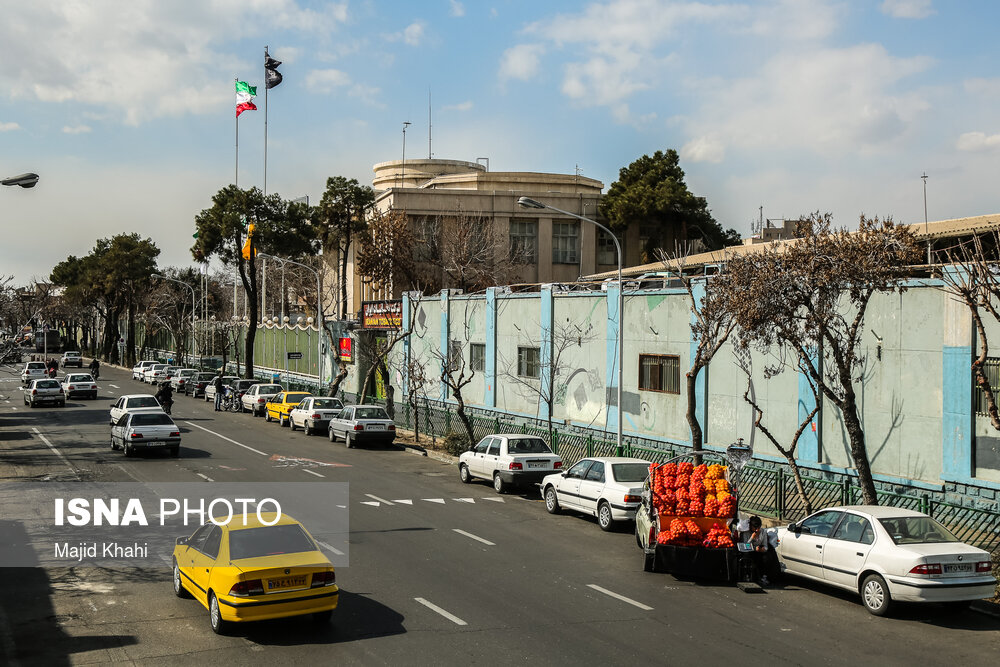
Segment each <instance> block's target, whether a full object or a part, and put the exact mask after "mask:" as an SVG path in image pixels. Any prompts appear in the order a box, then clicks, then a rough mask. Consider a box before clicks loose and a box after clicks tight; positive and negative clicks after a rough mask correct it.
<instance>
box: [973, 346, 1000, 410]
mask: <svg viewBox="0 0 1000 667" xmlns="http://www.w3.org/2000/svg"><path fill="white" fill-rule="evenodd" d="M983 373H984V374H985V375H986V379H987V380H989V381H990V388H991V389H992V390H993V396H994V398H995V397H996V395H997V392H998V391H1000V386H998V385H1000V357H986V363H985V364H983ZM972 391H973V392H974V393H975V400H976V414H977V415H982V416H984V417H988V416H989V405H988V403H987V401H986V392H985V391H983V388H982V387H980V386H979V384H978V383H977V382H976V377H975V375H973V376H972Z"/></svg>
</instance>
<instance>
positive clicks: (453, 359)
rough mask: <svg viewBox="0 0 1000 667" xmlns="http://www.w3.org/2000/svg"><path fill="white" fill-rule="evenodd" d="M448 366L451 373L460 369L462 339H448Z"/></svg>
mask: <svg viewBox="0 0 1000 667" xmlns="http://www.w3.org/2000/svg"><path fill="white" fill-rule="evenodd" d="M448 366H449V369H450V370H451V372H453V373H454V372H456V371H459V370H461V369H462V341H460V340H453V341H449V343H448Z"/></svg>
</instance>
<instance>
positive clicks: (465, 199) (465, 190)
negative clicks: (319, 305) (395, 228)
mask: <svg viewBox="0 0 1000 667" xmlns="http://www.w3.org/2000/svg"><path fill="white" fill-rule="evenodd" d="M374 172H375V175H374V178H373V180H372V185H373V186H374V188H375V191H376V196H375V202H376V203H375V205H376V208H377V209H378V210H379V211H382V212H388V211H394V210H395V211H402V212H405V214H406V216H407V218H408V219H409V220H410V221H411V224H412V225H413V226H414V227H413V229H414V232H415V233H416V235H417V236H418V238H421V240H422V241H423V242H424V243H423V244H422V245H423V246H424V247H423V248H417V249H414V250H413V251H414V252H417V253H424V254H425V255H426V256H418V260H420V261H421V262H423V263H424V264H427V265H428V266H431V267H432V268H433V267H434V266H435V262H436V261H438V260H439V258H436V257H434V256H433V253H432V252H430V253H429V252H428V251H427V248H431V247H433V246H434V244H435V243H442V242H446V240H447V239H446V238H442V237H447V235H448V234H452V233H454V224H455V220H456V219H458V218H460V217H461V218H465V219H469V218H471V219H474V220H476V221H477V224H482V225H492V226H493V230H494V234H495V237H494V238H497V239H500V240H501V241H502V243H501V244H502V245H503V246H504V253H506V252H507V251H508V250H510V249H514V251H515V253H514V254H515V255H517V256H519V257H523V258H526V261H525V263H523V264H518V265H517V266H516V267H511V269H512V272H510V271H508V275H507V278H508V280H507V281H506V282H508V283H553V282H554V283H559V282H573V281H575V280H577V279H578V278H579V277H580V276H584V275H588V274H593V273H597V272H600V271H607V270H611V269H614V268H616V267H617V255H616V252H615V246H614V242H613V241H612V240H611V238H610V237H608V236H607V235H606V234H604V233H603V232H601V231H600V230H599V229H598V228H597V227H595V226H594V225H591V224H587V223H585V222H582V221H580V220H578V219H576V218H573V217H571V216H566V215H563V214H561V213H557V212H555V211H551V210H549V209H528V208H521V207H520V206H518V204H517V200H518V198H519V197H522V196H527V197H530V198H532V199H535V200H537V201H540V202H542V203H544V204H547V205H550V206H554V207H555V208H558V209H562V210H564V211H568V212H571V213H575V214H577V215H581V216H584V217H586V218H590V219H596V220H597V221H599V222H601V224H606V221H605V220H604V219H603V218H602V217H600V214H599V212H598V210H597V209H598V203H599V202H600V200H601V196H602V194H601V191H602V189H603V188H604V184H603V183H601V182H600V181H598V180H595V179H592V178H587V177H585V176H578V175H573V174H544V173H537V172H494V171H488V170H487V169H486V167H485V166H484V165H482V164H477V163H474V162H464V161H460V160H437V159H430V160H428V159H416V160H409V159H408V160H406V162H405V164H404V163H403V162H402V161H401V160H392V161H389V162H381V163H379V164H376V165H375V166H374ZM624 236H625V238H623V239H620V240H621V241H622V246H623V249H624V250H625V253H626V254H625V258H624V259H625V262H624V263H625V265H626V266H628V265H629V264H630V263H631V264H634V263H636V262H637V261H638V248H639V245H640V244H639V236H638V229H629V230H628V231H627V232H626V234H625V235H624ZM633 236H634V237H635V238H632V237H633ZM630 249H631V250H632V252H630ZM633 255H635V256H634V257H633ZM353 259H354V257H353V252H352V253H351V256H350V257H348V262H349V268H348V274H349V285H348V288H349V297H348V298H349V303H348V311H349V312H351V313H357V312H358V310H359V309H360V305H361V302H362V301H369V300H375V299H389V298H398V297H399V296H400V293H401V292H402V291H403V290H405V289H407V286H405V285H394V286H392V288H391V289H385V290H381V289H376V288H375V287H373V286H372V285H371V284H370V283H368V282H367V281H365V280H364V278H363V277H361V276H358V275H356V274H355V271H354V263H353ZM441 278H442V279H441V286H442V287H455V286H457V285H456V282H455V277H454V276H453V275H449V274H448V272H447V271H445V270H443V269H442V271H441Z"/></svg>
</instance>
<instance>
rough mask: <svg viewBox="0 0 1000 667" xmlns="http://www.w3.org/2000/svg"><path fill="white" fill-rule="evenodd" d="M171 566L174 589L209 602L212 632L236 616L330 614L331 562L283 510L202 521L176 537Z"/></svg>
mask: <svg viewBox="0 0 1000 667" xmlns="http://www.w3.org/2000/svg"><path fill="white" fill-rule="evenodd" d="M275 519H277V521H276V522H275V523H274V524H273V525H266V524H267V523H271V522H273V521H275ZM172 567H173V585H174V594H175V595H176V596H177V597H181V598H187V597H194V598H195V599H196V600H197V601H198V602H200V603H201V605H202V606H203V607H205V608H206V609H208V617H209V622H210V623H211V626H212V630H213V631H215V632H216V633H218V634H225V633H226V632H227V631H228V630H229V629H230V624H231V623H239V622H243V621H263V620H268V619H274V618H285V617H288V616H302V615H305V614H312V615H313V618H314V619H315V620H317V621H323V622H325V621H329V619H330V617H331V616H332V615H333V610H334V609H336V608H337V602H338V599H339V594H340V590H339V589H338V588H337V577H336V574H335V572H334V568H333V564H332V563H330V560H329V559H328V558H327V557H326V556H325V555H324V554H323V552H322V551H320V548H319V546H318V545H317V544H316V541H315V540H314V539H313V537H312V535H310V534H309V532H308V531H307V530H306V529H305V527H304V526H303V525H302V524H301V523H299V522H298V521H296V520H295V519H293V518H292V517H290V516H289V515H288V514H284V513H282V514H280V515H277V514H274V513H267V512H264V513H261V514H260V515H259V516H258V514H256V513H255V514H243V515H236V516H234V517H233V518H232V519H231V520H230V521H228V522H226V523H225V524H224V525H216V524H215V523H212V522H209V523H206V524H205V525H204V526H201V527H200V528H198V529H197V530H196V531H194V533H193V534H192V535H191V536H190V537H180V538H178V539H177V544H176V545H175V546H174V554H173V559H172Z"/></svg>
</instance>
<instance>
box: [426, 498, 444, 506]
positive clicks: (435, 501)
mask: <svg viewBox="0 0 1000 667" xmlns="http://www.w3.org/2000/svg"><path fill="white" fill-rule="evenodd" d="M421 500H425V501H427V502H429V503H438V504H439V505H444V498H422V499H421Z"/></svg>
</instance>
